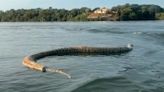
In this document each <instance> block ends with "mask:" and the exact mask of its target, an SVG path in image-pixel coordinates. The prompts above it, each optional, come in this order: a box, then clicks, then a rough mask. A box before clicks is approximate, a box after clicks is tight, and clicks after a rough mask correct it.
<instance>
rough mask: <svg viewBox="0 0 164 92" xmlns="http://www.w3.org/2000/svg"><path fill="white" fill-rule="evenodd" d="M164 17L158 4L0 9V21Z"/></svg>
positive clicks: (105, 19) (118, 19)
mask: <svg viewBox="0 0 164 92" xmlns="http://www.w3.org/2000/svg"><path fill="white" fill-rule="evenodd" d="M156 19H160V20H161V19H164V9H163V8H161V7H160V6H158V5H137V4H125V5H119V6H115V7H112V8H111V9H108V8H95V9H90V8H87V7H83V8H80V9H78V8H77V9H72V10H66V9H54V8H52V7H49V8H48V9H41V8H36V9H18V10H14V9H11V10H8V11H0V22H45V21H49V22H51V21H93V20H94V21H102V20H103V21H110V20H112V21H127V20H156Z"/></svg>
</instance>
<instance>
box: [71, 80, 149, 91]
mask: <svg viewBox="0 0 164 92" xmlns="http://www.w3.org/2000/svg"><path fill="white" fill-rule="evenodd" d="M141 90H143V88H142V87H140V86H138V85H136V84H135V83H133V82H132V81H130V80H128V79H126V78H125V77H112V78H100V79H95V80H93V81H90V82H89V83H86V84H84V85H82V86H80V87H78V88H76V89H74V90H73V91H72V92H140V91H141ZM144 92H146V91H144Z"/></svg>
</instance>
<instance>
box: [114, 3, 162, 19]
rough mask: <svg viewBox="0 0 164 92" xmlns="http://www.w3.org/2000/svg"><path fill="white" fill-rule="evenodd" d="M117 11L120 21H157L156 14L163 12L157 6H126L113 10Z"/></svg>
mask: <svg viewBox="0 0 164 92" xmlns="http://www.w3.org/2000/svg"><path fill="white" fill-rule="evenodd" d="M112 10H113V11H117V12H118V14H117V16H119V20H121V21H122V20H125V21H126V20H155V19H156V16H155V15H156V14H157V13H160V12H163V10H164V9H163V8H161V7H160V6H157V5H137V4H132V5H130V4H125V5H121V6H116V7H113V8H112Z"/></svg>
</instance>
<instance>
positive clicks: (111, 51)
mask: <svg viewBox="0 0 164 92" xmlns="http://www.w3.org/2000/svg"><path fill="white" fill-rule="evenodd" d="M132 49H133V45H132V44H128V45H127V46H124V47H86V46H83V47H70V48H60V49H55V50H50V51H45V52H40V53H37V54H33V55H30V56H27V57H25V58H24V60H23V65H25V66H26V67H28V68H31V69H35V70H39V71H42V72H47V71H50V72H57V73H60V74H63V75H65V76H67V77H68V78H71V76H70V75H69V74H67V73H65V72H63V70H61V69H56V68H50V67H46V66H44V65H42V64H39V63H37V60H39V59H41V58H44V57H47V56H64V55H116V54H122V53H127V52H129V51H131V50H132Z"/></svg>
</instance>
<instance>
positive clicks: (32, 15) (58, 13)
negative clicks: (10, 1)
mask: <svg viewBox="0 0 164 92" xmlns="http://www.w3.org/2000/svg"><path fill="white" fill-rule="evenodd" d="M89 12H91V10H90V9H89V8H86V7H83V8H81V9H72V10H65V9H53V8H51V7H49V9H40V8H37V9H19V10H14V9H11V10H9V11H5V12H3V11H0V21H1V22H16V21H20V22H24V21H29V22H30V21H40V22H42V21H85V20H87V16H88V13H89Z"/></svg>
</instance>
